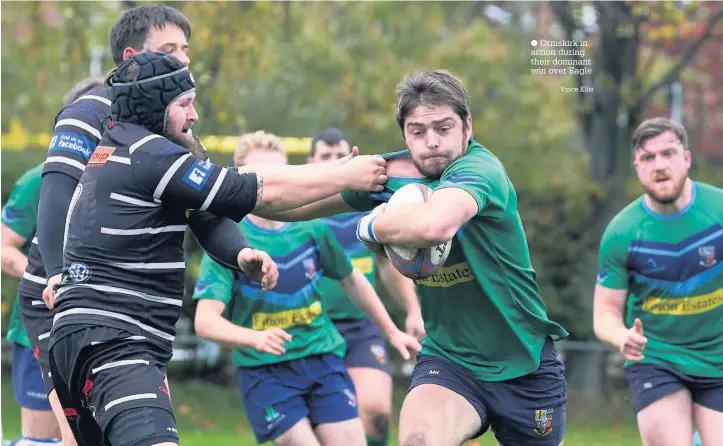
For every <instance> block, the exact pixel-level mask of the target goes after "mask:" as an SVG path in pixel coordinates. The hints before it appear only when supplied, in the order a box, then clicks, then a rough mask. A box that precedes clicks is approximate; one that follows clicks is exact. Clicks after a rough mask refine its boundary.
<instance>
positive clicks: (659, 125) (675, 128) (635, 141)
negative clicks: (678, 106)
mask: <svg viewBox="0 0 723 446" xmlns="http://www.w3.org/2000/svg"><path fill="white" fill-rule="evenodd" d="M667 131H671V132H673V133H674V134H675V136H677V137H678V141H680V143H681V144H682V145H683V148H684V149H685V150H688V134H687V133H686V131H685V127H683V126H682V125H680V124H678V123H677V122H675V121H673V120H672V119H668V118H664V117H657V118H650V119H646V120H645V121H643V122H641V123H640V125H639V126H638V128H637V129H635V132H634V133H633V137H632V146H633V153H635V152H637V151H638V149H640V148H641V147H643V145H644V144H645V142H646V141H648V140H649V139H652V138H655V137H656V136H658V135H662V134H663V133H665V132H667Z"/></svg>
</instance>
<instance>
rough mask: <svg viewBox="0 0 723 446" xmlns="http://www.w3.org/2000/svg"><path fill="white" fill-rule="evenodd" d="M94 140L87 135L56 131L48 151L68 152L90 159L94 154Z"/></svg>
mask: <svg viewBox="0 0 723 446" xmlns="http://www.w3.org/2000/svg"><path fill="white" fill-rule="evenodd" d="M93 146H95V144H93V142H92V141H91V140H90V138H88V137H87V136H85V135H81V134H79V133H74V132H55V133H53V137H52V138H51V139H50V146H49V147H48V152H58V151H60V152H68V153H73V154H75V155H78V156H80V157H81V158H83V159H84V160H88V159H89V158H90V156H91V155H92V154H93Z"/></svg>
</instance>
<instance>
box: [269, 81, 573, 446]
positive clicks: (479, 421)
mask: <svg viewBox="0 0 723 446" xmlns="http://www.w3.org/2000/svg"><path fill="white" fill-rule="evenodd" d="M396 110H397V112H396V119H397V122H398V124H399V126H400V128H401V130H402V134H403V137H404V141H405V143H406V145H407V148H408V151H402V152H397V153H393V154H387V155H385V158H386V159H388V162H389V170H388V172H389V176H390V180H389V182H388V183H387V185H386V190H385V191H384V192H383V193H381V194H379V193H352V192H347V193H344V194H340V195H336V196H332V197H330V198H328V199H326V200H322V201H320V202H317V203H314V204H311V205H307V206H304V207H303V208H300V209H296V210H294V211H292V212H286V213H280V214H279V215H277V216H276V217H275V218H276V219H283V220H294V219H303V218H309V217H310V216H313V217H323V216H326V215H330V214H335V213H341V212H348V211H351V210H356V211H369V210H372V209H374V212H372V213H371V214H369V215H367V216H365V217H363V218H362V219H361V220H360V221H359V225H358V229H357V231H358V236H359V238H360V239H361V240H363V241H365V242H367V243H369V244H370V246H372V247H373V249H374V250H375V252H380V249H379V248H380V244H381V243H388V244H395V245H406V246H415V247H431V246H436V245H438V244H440V243H443V242H446V241H448V240H453V242H452V250H451V252H450V255H449V258H448V259H447V262H446V264H445V266H444V267H443V268H441V269H440V270H439V271H438V272H437V273H436V274H435V275H433V276H432V277H429V278H426V279H423V280H417V281H416V286H417V293H418V294H419V299H420V304H421V308H422V318H423V320H424V324H425V330H426V337H425V338H424V342H423V343H422V350H421V352H420V355H419V356H418V357H417V365H416V367H415V370H414V372H413V376H412V383H411V386H410V391H409V393H408V394H407V396H406V398H405V400H404V403H403V405H402V411H401V415H400V421H399V438H400V440H399V444H400V445H404V446H411V445H415V446H417V445H440V444H450V445H451V444H461V443H463V442H464V441H466V440H469V439H473V438H476V437H478V436H480V435H482V434H483V433H484V432H486V431H487V429H488V428H490V427H491V428H492V431H493V432H494V434H495V437H496V438H497V441H498V442H499V443H500V444H502V445H503V446H512V445H520V444H536V445H546V446H547V445H549V446H554V445H558V444H560V443H561V442H562V440H563V436H564V432H565V420H566V412H565V404H566V402H567V384H566V382H565V378H564V375H563V372H564V367H563V364H562V362H561V361H560V359H559V358H558V355H557V352H556V351H555V348H554V344H553V342H554V341H556V340H558V339H562V338H564V337H566V336H567V335H568V333H567V332H566V331H565V330H564V329H563V328H562V327H561V326H560V325H558V324H557V323H555V322H553V321H551V320H550V319H548V317H547V309H546V307H545V304H544V302H543V300H542V298H541V297H540V289H539V286H538V284H537V282H536V280H535V271H534V269H533V268H532V264H531V260H530V253H529V248H528V246H527V239H526V237H525V233H524V229H523V226H522V221H521V219H520V216H519V213H518V210H517V195H516V192H515V189H514V187H513V186H512V183H511V181H510V179H509V178H508V177H507V173H506V172H505V169H504V167H503V165H502V163H501V162H500V161H499V159H498V158H497V157H496V156H495V155H494V154H493V153H492V152H490V151H489V150H487V149H486V148H484V147H482V146H481V145H480V144H479V143H478V142H477V141H475V140H474V139H472V117H471V114H470V104H469V97H468V95H467V93H466V91H465V89H464V86H463V85H462V83H461V82H460V80H459V79H457V78H456V77H454V76H452V75H451V74H449V73H448V72H446V71H442V70H434V71H426V72H423V73H417V74H415V75H413V76H411V77H409V78H407V79H405V80H404V81H403V82H402V83H401V84H399V85H398V87H397V107H396ZM400 160H404V161H405V162H407V163H409V164H411V166H410V167H414V168H416V170H417V171H418V175H416V178H415V175H410V176H409V178H404V179H402V178H399V179H397V178H393V177H392V174H391V168H392V164H391V163H392V162H395V163H397V162H399V161H400ZM392 180H394V181H392ZM420 181H421V182H422V183H424V184H427V185H428V186H430V187H433V188H434V189H435V191H434V193H433V194H432V195H431V196H430V199H429V200H428V201H427V202H425V203H423V204H417V205H410V206H405V207H403V208H400V209H395V210H393V211H389V212H384V211H385V207H384V206H382V205H380V206H377V205H379V204H380V203H383V202H385V201H386V200H388V198H389V196H390V195H391V194H392V193H393V192H394V191H396V190H398V188H399V187H401V185H403V184H405V183H407V184H408V183H409V182H420ZM375 206H377V207H376V208H375Z"/></svg>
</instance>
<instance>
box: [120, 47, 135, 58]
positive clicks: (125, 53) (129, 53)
mask: <svg viewBox="0 0 723 446" xmlns="http://www.w3.org/2000/svg"><path fill="white" fill-rule="evenodd" d="M136 54H138V51H136V50H135V49H133V48H131V47H129V46H128V47H126V49H124V50H123V60H128V59H130V58H131V57H133V56H135V55H136Z"/></svg>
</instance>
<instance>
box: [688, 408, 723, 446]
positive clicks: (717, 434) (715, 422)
mask: <svg viewBox="0 0 723 446" xmlns="http://www.w3.org/2000/svg"><path fill="white" fill-rule="evenodd" d="M693 419H694V420H695V426H696V427H697V428H698V433H699V434H700V442H701V443H702V444H704V445H705V446H723V412H721V411H718V410H713V409H709V408H707V407H703V406H701V405H699V404H693Z"/></svg>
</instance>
